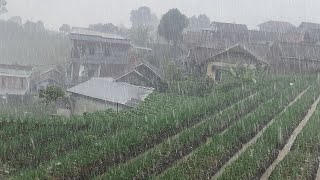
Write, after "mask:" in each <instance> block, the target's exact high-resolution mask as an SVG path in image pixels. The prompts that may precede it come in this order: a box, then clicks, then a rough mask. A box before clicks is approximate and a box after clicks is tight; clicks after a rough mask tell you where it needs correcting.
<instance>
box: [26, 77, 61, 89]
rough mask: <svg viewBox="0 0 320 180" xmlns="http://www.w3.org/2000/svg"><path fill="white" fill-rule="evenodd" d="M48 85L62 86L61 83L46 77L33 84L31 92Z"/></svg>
mask: <svg viewBox="0 0 320 180" xmlns="http://www.w3.org/2000/svg"><path fill="white" fill-rule="evenodd" d="M48 86H56V87H60V88H63V87H62V85H61V84H59V83H57V82H56V81H54V80H52V79H47V80H44V81H41V82H39V83H37V84H35V85H34V86H33V88H32V92H38V91H39V90H40V89H46V88H47V87H48Z"/></svg>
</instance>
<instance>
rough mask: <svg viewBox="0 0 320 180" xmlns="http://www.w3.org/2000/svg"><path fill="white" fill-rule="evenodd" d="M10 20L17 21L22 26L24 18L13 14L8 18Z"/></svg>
mask: <svg viewBox="0 0 320 180" xmlns="http://www.w3.org/2000/svg"><path fill="white" fill-rule="evenodd" d="M8 22H13V23H16V24H17V25H19V26H21V25H22V18H21V17H20V16H13V17H11V18H9V19H8Z"/></svg>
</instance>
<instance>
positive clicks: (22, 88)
mask: <svg viewBox="0 0 320 180" xmlns="http://www.w3.org/2000/svg"><path fill="white" fill-rule="evenodd" d="M31 75H32V67H29V66H22V65H17V64H12V65H9V64H0V97H1V98H2V99H1V100H2V101H7V102H17V103H18V102H24V101H27V100H28V99H29V98H28V97H27V94H28V93H29V92H30V82H31Z"/></svg>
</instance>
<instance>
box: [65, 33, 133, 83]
mask: <svg viewBox="0 0 320 180" xmlns="http://www.w3.org/2000/svg"><path fill="white" fill-rule="evenodd" d="M69 36H70V39H71V41H72V44H73V45H72V52H71V61H72V62H71V65H70V67H69V68H70V70H69V71H68V72H69V73H70V74H69V78H70V79H71V83H73V84H78V83H80V82H84V81H86V80H88V79H90V78H91V77H117V76H119V75H121V74H123V73H124V72H126V71H127V69H128V68H130V67H131V62H130V50H131V48H132V46H131V41H130V40H129V39H126V38H123V37H121V36H118V35H114V34H108V33H102V32H96V31H93V30H90V29H86V28H73V29H72V31H71V33H70V35H69Z"/></svg>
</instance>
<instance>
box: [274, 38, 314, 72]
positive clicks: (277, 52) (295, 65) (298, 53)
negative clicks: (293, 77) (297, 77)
mask: <svg viewBox="0 0 320 180" xmlns="http://www.w3.org/2000/svg"><path fill="white" fill-rule="evenodd" d="M270 57H271V58H270V60H271V61H270V64H271V67H272V71H273V72H277V73H315V72H320V45H314V44H309V43H286V42H276V43H274V44H273V45H272V47H271V49H270Z"/></svg>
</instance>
